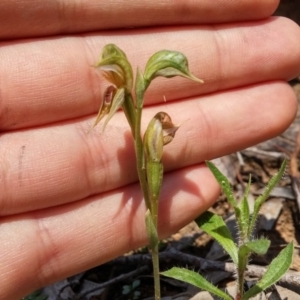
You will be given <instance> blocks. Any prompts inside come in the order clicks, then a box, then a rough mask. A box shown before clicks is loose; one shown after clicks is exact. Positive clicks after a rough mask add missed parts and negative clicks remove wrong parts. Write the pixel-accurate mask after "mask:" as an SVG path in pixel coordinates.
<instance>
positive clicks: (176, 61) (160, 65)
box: [144, 50, 203, 88]
mask: <svg viewBox="0 0 300 300" xmlns="http://www.w3.org/2000/svg"><path fill="white" fill-rule="evenodd" d="M158 76H163V77H166V78H170V77H174V76H182V77H185V78H188V79H191V80H194V81H197V82H200V83H203V81H202V80H201V79H198V78H197V77H195V76H194V75H192V74H191V73H190V71H189V67H188V60H187V58H186V56H185V55H183V54H182V53H180V52H177V51H170V50H161V51H158V52H156V53H155V54H153V55H152V56H151V57H150V59H149V60H148V62H147V64H146V68H145V72H144V78H145V87H146V88H147V87H148V86H149V84H150V83H151V81H152V80H153V79H154V78H156V77H158Z"/></svg>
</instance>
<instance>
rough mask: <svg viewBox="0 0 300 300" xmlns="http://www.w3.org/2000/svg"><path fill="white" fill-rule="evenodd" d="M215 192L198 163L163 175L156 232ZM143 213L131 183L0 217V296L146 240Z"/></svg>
mask: <svg viewBox="0 0 300 300" xmlns="http://www.w3.org/2000/svg"><path fill="white" fill-rule="evenodd" d="M200 183H201V184H200ZM174 187H176V188H175V189H174ZM218 194H219V188H218V185H217V183H216V181H215V180H214V179H213V177H212V174H211V173H210V171H209V170H208V169H207V168H206V167H204V166H203V165H199V166H196V167H193V168H187V169H182V170H180V171H178V172H175V173H170V174H168V175H166V178H165V183H164V187H163V190H162V195H161V199H162V201H161V202H160V208H159V213H160V217H159V228H160V232H161V234H160V237H161V238H162V237H166V236H168V235H170V234H171V233H172V232H174V231H176V230H178V229H179V228H181V227H182V226H184V225H185V224H187V223H188V222H190V221H191V220H193V219H194V218H195V217H196V216H198V215H199V214H201V213H202V212H203V211H205V210H206V209H207V208H208V207H210V206H211V205H212V204H213V202H214V201H215V199H216V197H217V196H218ZM42 200H43V199H41V201H42ZM144 215H145V206H144V204H143V202H142V197H141V194H140V192H139V188H138V185H137V184H135V185H131V186H128V187H126V188H124V189H122V190H118V191H115V192H113V193H108V194H106V195H103V196H102V197H94V198H90V199H87V200H85V201H80V202H78V203H73V204H68V205H65V206H60V207H56V208H53V209H48V210H44V211H37V212H34V213H29V214H24V215H18V216H13V217H7V218H4V219H2V222H1V232H0V237H1V240H2V241H5V243H4V244H3V245H2V247H1V252H0V253H1V274H0V278H1V282H2V288H1V290H0V299H1V300H2V299H3V300H4V299H5V300H6V299H16V300H17V299H20V298H21V297H22V296H24V295H25V294H28V293H30V292H31V291H33V290H35V289H37V288H39V287H41V286H44V285H47V284H49V283H51V282H54V281H57V280H59V279H62V278H66V277H68V276H70V275H73V274H76V273H78V272H81V271H83V270H87V269H89V268H92V267H95V266H97V265H99V264H102V263H104V262H106V261H108V260H111V259H113V258H114V257H117V256H119V255H121V254H123V253H125V252H128V251H129V250H132V249H135V248H137V247H140V246H142V245H145V244H147V234H146V230H145V226H144V223H145V222H144ZM12 233H13V235H12ZM16 286H18V289H17V290H16V288H15V287H16ZM17 297H18V298H17Z"/></svg>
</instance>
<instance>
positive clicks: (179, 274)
mask: <svg viewBox="0 0 300 300" xmlns="http://www.w3.org/2000/svg"><path fill="white" fill-rule="evenodd" d="M161 274H162V275H164V276H167V277H172V278H174V279H177V280H181V281H184V282H187V283H189V284H192V285H194V286H196V287H198V288H200V289H202V290H206V291H208V292H210V293H211V294H214V295H216V296H218V297H220V298H222V299H225V300H232V299H231V297H230V296H228V295H227V294H226V293H224V292H223V291H222V290H220V289H218V288H217V287H216V286H214V285H212V284H211V283H210V282H209V281H207V280H206V279H205V278H204V277H203V276H201V275H200V274H198V273H196V272H193V271H190V270H187V269H182V268H175V267H174V268H172V269H170V270H168V271H165V272H162V273H161Z"/></svg>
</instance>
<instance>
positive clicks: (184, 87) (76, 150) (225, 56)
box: [0, 0, 300, 300]
mask: <svg viewBox="0 0 300 300" xmlns="http://www.w3.org/2000/svg"><path fill="white" fill-rule="evenodd" d="M140 3H141V2H140V1H137V0H131V1H129V0H127V1H118V2H117V3H116V1H103V0H97V1H91V0H90V1H88V0H82V1H72V0H61V1H53V0H43V1H38V0H35V1H21V0H14V1H12V0H2V1H1V2H0V38H1V41H0V78H1V81H0V102H1V105H0V128H1V136H0V142H1V143H0V191H1V193H0V214H1V217H2V218H1V227H0V239H1V241H2V245H1V249H0V261H1V272H0V282H1V289H0V299H1V300H2V299H3V300H4V299H5V300H7V299H20V298H21V297H23V296H24V295H26V294H28V293H30V292H32V291H33V290H35V289H37V288H39V287H42V286H45V285H47V284H50V283H52V282H55V281H58V280H60V279H63V278H65V277H68V276H70V275H73V274H76V273H79V272H81V271H84V270H87V269H89V268H92V267H94V266H97V265H99V264H102V263H104V262H106V261H109V260H111V259H113V258H115V257H117V256H119V255H121V254H123V253H125V252H127V251H129V250H131V249H134V248H137V247H140V246H142V245H146V244H147V235H146V231H145V226H144V214H145V205H144V202H143V199H142V196H141V192H140V189H139V185H138V183H137V174H136V171H135V155H134V151H133V143H132V139H131V135H130V130H129V127H128V124H127V122H126V119H125V117H124V114H123V113H122V112H118V113H117V114H116V115H115V116H114V117H113V119H112V120H111V121H110V122H109V124H108V126H107V127H106V129H105V132H102V130H101V126H100V127H99V128H98V127H96V128H95V129H94V130H93V131H91V133H89V134H88V131H89V129H90V128H91V126H92V124H93V121H94V119H95V115H96V113H97V111H98V109H99V106H100V104H101V99H102V94H103V92H104V90H105V86H106V84H107V83H105V80H104V79H103V77H101V74H100V73H99V71H98V70H96V69H95V68H93V67H92V66H93V65H94V64H95V62H96V61H97V59H98V57H99V54H100V52H101V49H102V48H103V46H104V45H106V44H108V43H114V44H116V45H117V46H118V47H120V48H121V49H122V50H124V51H125V53H126V54H127V56H128V59H129V61H130V62H132V64H133V69H134V70H135V69H136V67H137V66H140V67H141V68H143V67H144V66H145V63H146V61H147V59H148V58H149V56H150V55H152V54H153V53H154V52H156V51H158V50H161V49H170V50H177V51H181V52H183V53H184V54H185V55H186V56H187V57H188V59H189V64H190V69H191V71H192V73H193V74H194V75H195V76H197V77H199V78H202V79H203V80H204V84H202V85H200V84H197V83H195V82H190V81H188V80H186V79H183V78H173V79H168V80H167V79H156V80H155V82H153V85H152V86H151V87H150V88H149V91H148V92H147V94H146V102H145V104H146V107H145V109H144V114H143V128H144V129H145V127H146V125H147V123H148V122H149V120H150V119H151V118H152V117H153V116H154V115H155V114H156V113H157V112H158V111H166V112H167V113H168V114H169V115H170V116H171V117H172V119H173V121H174V123H181V122H184V123H183V125H182V126H181V127H180V129H179V130H178V132H177V133H176V137H175V139H174V140H173V141H172V143H171V144H169V145H167V146H166V147H165V148H164V152H165V153H164V156H163V162H164V165H165V170H166V174H165V177H164V184H163V189H162V194H161V202H160V207H159V232H160V237H166V236H168V235H170V234H171V233H173V232H176V231H177V230H178V229H179V228H181V227H182V226H184V225H185V224H187V223H188V222H190V221H191V220H193V219H194V218H195V217H196V216H198V215H199V214H201V213H202V212H203V211H205V210H206V209H207V208H209V207H210V206H211V205H212V204H213V203H214V201H215V200H216V198H217V197H218V195H219V187H218V185H217V183H216V182H215V180H214V179H213V177H212V175H211V173H210V172H209V170H208V169H207V168H206V166H205V165H204V164H203V161H204V160H207V159H213V158H215V157H219V156H222V155H226V154H229V153H232V152H235V151H238V150H241V149H243V148H246V147H248V146H251V145H254V144H256V143H259V142H261V141H263V140H266V139H269V138H272V137H274V136H276V135H278V134H280V133H281V132H283V131H284V130H285V129H286V128H287V127H288V126H289V125H290V124H291V122H292V121H293V119H294V117H295V114H296V111H297V101H296V97H295V95H294V93H293V91H292V89H291V88H290V87H289V85H288V84H287V83H286V81H287V80H290V79H292V78H293V77H295V76H297V75H298V74H299V73H300V30H299V27H298V26H297V25H296V24H294V23H293V22H291V21H290V20H287V19H284V18H269V16H270V15H271V14H272V13H273V12H274V10H275V9H276V6H277V5H278V1H273V0H272V1H271V0H268V1H267V0H266V1H261V0H256V1H254V0H235V1H232V0H215V1H211V0H203V1H192V0H190V1H187V0H182V1H180V0H176V1H172V2H171V1H159V2H155V1H151V0H144V1H143V5H140ZM131 27H134V28H131ZM107 29H111V30H109V31H107ZM105 30H106V31H105ZM164 99H165V100H166V101H165V100H164Z"/></svg>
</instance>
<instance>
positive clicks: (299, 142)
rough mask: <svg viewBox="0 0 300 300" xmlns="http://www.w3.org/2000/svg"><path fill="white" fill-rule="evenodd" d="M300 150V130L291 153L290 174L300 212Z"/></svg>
mask: <svg viewBox="0 0 300 300" xmlns="http://www.w3.org/2000/svg"><path fill="white" fill-rule="evenodd" d="M299 152H300V130H299V131H298V134H297V138H296V145H295V148H294V151H293V153H292V154H291V155H290V176H291V180H292V189H293V192H294V194H295V197H296V201H297V206H298V212H300V190H299V177H300V176H299V171H298V161H297V158H298V155H299Z"/></svg>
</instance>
